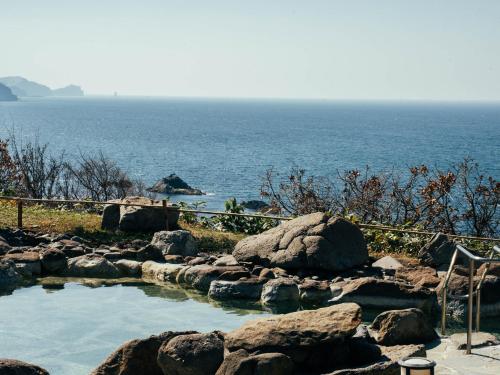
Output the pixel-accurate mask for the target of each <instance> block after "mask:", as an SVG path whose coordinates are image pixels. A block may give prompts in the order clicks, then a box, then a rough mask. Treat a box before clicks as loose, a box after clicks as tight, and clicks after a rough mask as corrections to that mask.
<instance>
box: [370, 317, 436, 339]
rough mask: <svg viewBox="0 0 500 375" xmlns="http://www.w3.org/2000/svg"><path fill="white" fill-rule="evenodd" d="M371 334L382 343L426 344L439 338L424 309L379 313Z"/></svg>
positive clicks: (371, 328)
mask: <svg viewBox="0 0 500 375" xmlns="http://www.w3.org/2000/svg"><path fill="white" fill-rule="evenodd" d="M370 335H371V336H372V337H373V338H374V339H375V341H376V342H377V343H378V344H381V345H387V346H391V345H407V344H425V343H428V342H432V341H434V340H436V339H438V335H437V333H436V331H435V330H434V328H433V327H432V326H431V325H430V324H429V322H428V321H427V318H426V317H425V315H424V313H423V312H422V310H419V309H405V310H391V311H386V312H383V313H382V314H380V315H378V316H377V317H376V318H375V320H374V321H373V323H372V324H371V326H370Z"/></svg>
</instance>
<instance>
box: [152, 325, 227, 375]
mask: <svg viewBox="0 0 500 375" xmlns="http://www.w3.org/2000/svg"><path fill="white" fill-rule="evenodd" d="M223 339H224V338H223V336H222V334H221V333H220V332H212V333H195V334H190V335H181V336H177V337H175V338H173V339H172V340H170V341H169V342H167V343H164V344H163V345H162V346H161V347H160V349H159V351H158V365H159V366H160V367H161V369H162V370H163V373H164V374H168V375H208V374H214V373H215V372H216V371H217V369H218V368H219V366H220V365H221V363H222V361H223V359H224V342H223Z"/></svg>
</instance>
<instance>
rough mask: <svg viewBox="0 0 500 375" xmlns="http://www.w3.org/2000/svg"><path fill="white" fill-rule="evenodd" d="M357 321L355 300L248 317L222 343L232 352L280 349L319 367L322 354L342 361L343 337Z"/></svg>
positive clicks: (301, 362) (303, 363)
mask: <svg viewBox="0 0 500 375" xmlns="http://www.w3.org/2000/svg"><path fill="white" fill-rule="evenodd" d="M360 323H361V308H360V307H359V306H358V305H356V304H354V303H346V304H341V305H336V306H331V307H324V308H320V309H317V310H305V311H299V312H294V313H290V314H285V315H277V316H271V317H269V318H263V319H256V320H252V321H249V322H247V323H245V324H244V325H243V326H241V327H240V328H238V329H236V330H234V331H231V332H229V333H228V334H226V339H225V346H226V348H227V349H228V350H229V351H231V352H233V351H236V350H239V349H244V350H246V351H248V352H256V351H259V352H260V353H282V354H285V355H287V356H289V357H290V358H291V359H292V360H293V361H294V363H295V364H297V365H299V366H300V367H302V368H304V367H308V366H311V368H316V369H318V368H323V366H324V364H325V361H323V360H321V357H323V356H325V355H326V356H329V362H330V359H331V360H332V361H333V362H337V363H343V362H344V355H345V352H344V349H345V348H344V347H345V345H344V341H345V339H347V338H349V337H351V336H352V335H353V334H354V333H355V331H356V328H357V326H358V325H359V324H360ZM327 353H329V354H327ZM311 368H310V369H311ZM310 369H309V370H310Z"/></svg>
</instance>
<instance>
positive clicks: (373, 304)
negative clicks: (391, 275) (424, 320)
mask: <svg viewBox="0 0 500 375" xmlns="http://www.w3.org/2000/svg"><path fill="white" fill-rule="evenodd" d="M333 288H335V289H336V290H335V293H334V295H335V296H336V297H334V298H333V300H332V302H355V303H359V304H360V305H362V306H363V307H368V308H393V309H405V308H409V307H415V308H419V309H421V310H424V311H426V312H432V311H434V310H435V308H436V307H437V296H436V293H434V292H431V291H430V290H428V289H425V288H417V287H412V286H410V285H407V284H405V283H401V282H395V281H390V280H381V279H376V278H374V277H362V278H359V279H355V280H350V281H342V282H339V283H337V284H333V285H332V293H333V292H334V290H333Z"/></svg>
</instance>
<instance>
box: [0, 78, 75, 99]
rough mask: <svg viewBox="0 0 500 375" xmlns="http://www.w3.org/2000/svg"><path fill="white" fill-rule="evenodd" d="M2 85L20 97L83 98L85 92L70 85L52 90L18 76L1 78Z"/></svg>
mask: <svg viewBox="0 0 500 375" xmlns="http://www.w3.org/2000/svg"><path fill="white" fill-rule="evenodd" d="M0 83H2V84H4V85H5V86H7V87H9V88H10V89H11V91H12V93H13V94H14V95H17V96H18V97H23V96H26V97H43V96H53V95H55V96H83V91H82V89H81V87H79V86H75V85H69V86H66V87H63V88H60V89H56V90H51V89H50V87H47V86H45V85H42V84H40V83H37V82H33V81H29V80H27V79H26V78H23V77H18V76H13V77H3V78H0Z"/></svg>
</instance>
